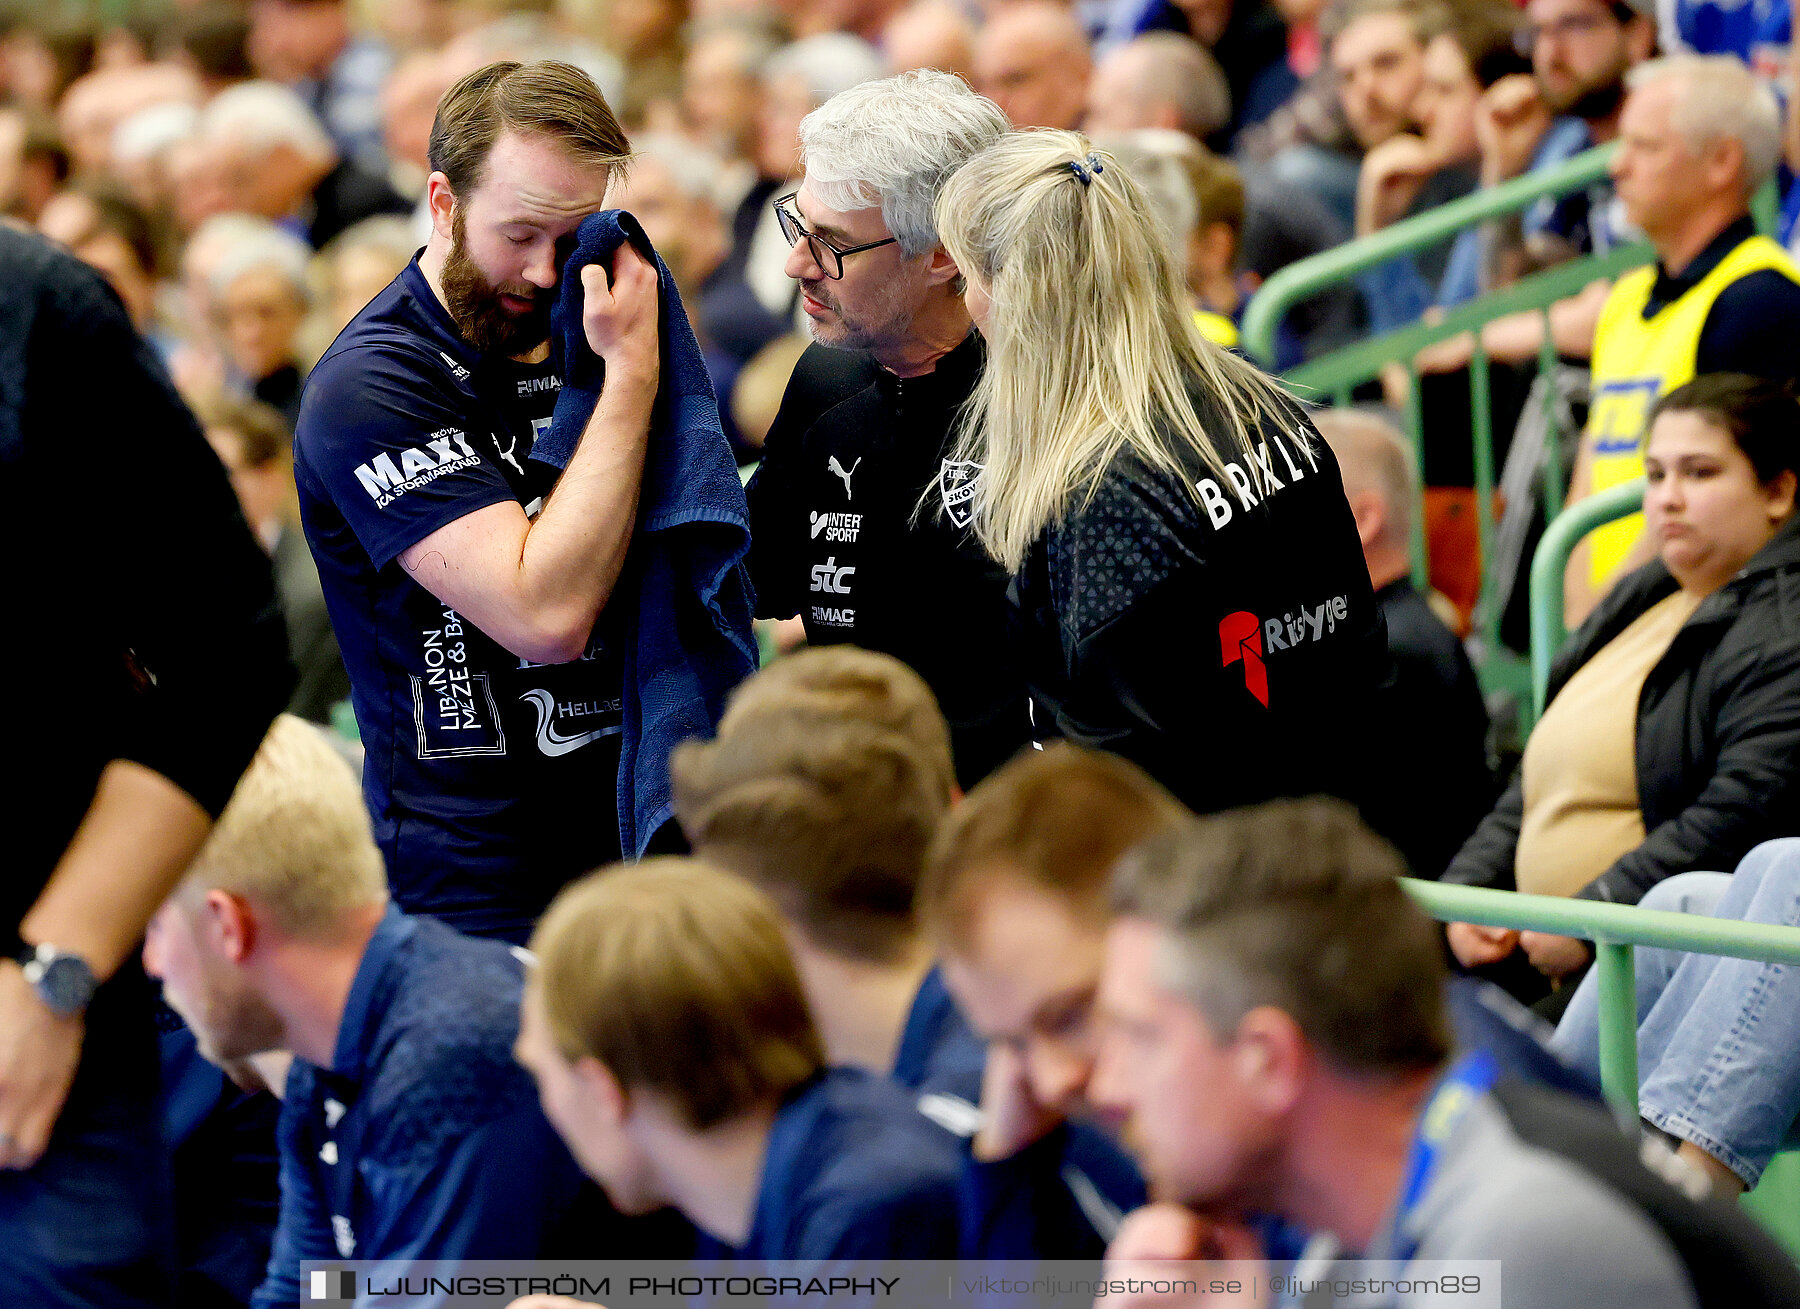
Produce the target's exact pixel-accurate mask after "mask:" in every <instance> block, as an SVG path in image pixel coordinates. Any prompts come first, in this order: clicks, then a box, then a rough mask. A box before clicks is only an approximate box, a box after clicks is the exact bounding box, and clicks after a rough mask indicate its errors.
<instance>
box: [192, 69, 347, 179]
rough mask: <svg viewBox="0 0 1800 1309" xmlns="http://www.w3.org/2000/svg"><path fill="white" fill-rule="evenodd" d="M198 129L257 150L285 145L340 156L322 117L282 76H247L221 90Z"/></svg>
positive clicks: (317, 155)
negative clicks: (257, 78)
mask: <svg viewBox="0 0 1800 1309" xmlns="http://www.w3.org/2000/svg"><path fill="white" fill-rule="evenodd" d="M199 134H200V136H201V138H202V139H204V140H207V141H218V142H224V141H229V142H233V143H235V144H238V145H244V146H249V147H251V148H252V149H257V150H268V149H271V148H273V147H275V146H283V145H285V146H289V147H292V148H293V149H294V150H295V151H297V152H298V153H299V154H301V155H302V156H304V157H305V158H307V159H311V160H314V161H316V162H320V163H326V162H330V161H334V160H336V158H337V147H336V146H335V145H333V144H332V143H331V137H330V136H329V135H327V134H326V131H325V128H324V127H323V126H322V125H321V124H320V122H319V120H318V117H317V116H316V115H315V114H314V113H313V111H312V110H310V109H308V108H307V107H306V102H305V101H304V100H302V99H301V98H300V97H299V96H297V95H295V94H294V93H293V92H292V91H290V90H288V88H287V87H285V86H282V85H281V84H280V83H279V82H244V83H241V84H239V85H237V86H233V87H229V88H227V89H226V90H223V91H221V92H219V94H217V95H216V96H214V97H213V98H212V100H211V102H210V103H208V104H207V106H206V108H205V109H204V110H202V111H201V114H200V133H199Z"/></svg>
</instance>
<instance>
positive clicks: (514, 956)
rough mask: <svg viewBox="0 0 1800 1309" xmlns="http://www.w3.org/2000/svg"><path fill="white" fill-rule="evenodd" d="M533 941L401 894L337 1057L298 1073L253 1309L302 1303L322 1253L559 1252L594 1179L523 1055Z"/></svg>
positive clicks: (301, 1065) (281, 1131) (284, 1111)
mask: <svg viewBox="0 0 1800 1309" xmlns="http://www.w3.org/2000/svg"><path fill="white" fill-rule="evenodd" d="M521 954H522V952H521V951H519V950H517V949H516V948H515V949H509V948H508V947H506V946H503V945H501V944H500V943H499V942H497V941H478V940H474V939H471V938H469V937H466V936H463V935H461V934H459V933H456V932H453V931H451V930H450V929H449V928H447V927H445V926H444V925H443V924H441V923H434V922H431V921H430V920H429V919H422V918H409V917H407V916H406V915H404V914H402V913H400V912H399V911H398V910H397V909H395V908H393V907H392V906H391V905H390V906H389V908H388V912H387V914H386V916H385V917H383V919H382V921H381V924H380V926H378V927H377V928H376V929H375V934H374V935H373V936H372V937H371V938H370V940H369V944H368V948H367V949H366V950H365V951H364V952H363V957H362V962H361V963H360V964H359V965H358V966H357V970H356V976H355V978H354V980H353V981H352V982H351V984H350V994H349V996H348V997H347V999H346V1001H345V1004H344V1013H343V1018H342V1020H341V1021H340V1022H339V1025H338V1034H337V1045H336V1048H335V1049H334V1051H333V1053H332V1058H331V1066H330V1067H328V1068H325V1067H318V1066H316V1065H313V1064H310V1063H308V1062H306V1061H305V1060H303V1059H296V1060H295V1061H294V1064H293V1067H292V1069H291V1070H290V1071H289V1073H288V1080H287V1088H286V1098H285V1100H284V1102H283V1104H282V1107H281V1121H280V1124H279V1127H278V1131H277V1139H278V1143H279V1146H280V1150H281V1217H280V1220H279V1223H278V1224H277V1227H276V1230H275V1241H274V1249H273V1251H272V1252H271V1254H270V1257H269V1268H268V1273H267V1275H266V1276H265V1278H264V1280H263V1284H262V1285H261V1286H260V1287H259V1288H258V1289H257V1293H256V1295H255V1296H254V1297H253V1299H252V1301H251V1304H252V1309H283V1307H285V1306H291V1305H294V1304H296V1303H299V1302H300V1285H301V1282H302V1278H301V1274H302V1272H303V1271H304V1270H303V1268H302V1265H303V1264H306V1263H308V1262H311V1261H315V1260H335V1259H374V1260H382V1259H392V1260H400V1261H408V1262H410V1261H414V1260H418V1261H438V1260H442V1261H448V1262H459V1261H461V1260H464V1259H535V1258H539V1257H541V1256H543V1255H545V1254H547V1253H550V1252H551V1244H552V1242H553V1241H554V1240H555V1239H556V1237H557V1236H558V1234H559V1231H560V1229H561V1226H562V1224H563V1222H564V1220H565V1218H566V1217H567V1215H568V1214H569V1213H570V1211H571V1210H573V1209H574V1207H575V1206H576V1204H577V1203H578V1201H579V1199H580V1197H581V1195H582V1193H583V1191H584V1189H585V1188H584V1183H583V1180H582V1177H581V1172H580V1170H579V1168H578V1167H577V1166H576V1163H575V1161H574V1159H573V1158H572V1157H571V1156H570V1155H569V1152H568V1150H567V1148H566V1147H565V1146H564V1145H563V1143H562V1141H561V1140H560V1139H558V1137H557V1135H556V1132H555V1131H554V1130H553V1129H552V1128H551V1126H550V1123H549V1121H548V1120H547V1119H545V1117H544V1114H543V1111H542V1110H541V1109H540V1108H539V1106H538V1097H537V1088H536V1087H535V1086H534V1085H533V1084H532V1081H531V1077H530V1075H529V1074H527V1073H526V1072H525V1070H524V1069H522V1068H521V1067H519V1065H518V1064H517V1063H516V1062H515V1061H514V1059H513V1057H512V1049H513V1042H514V1041H515V1040H516V1039H517V1038H518V1034H519V995H520V992H521V991H522V989H523V987H524V965H523V962H522V959H521V957H520V956H521Z"/></svg>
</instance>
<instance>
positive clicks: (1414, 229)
mask: <svg viewBox="0 0 1800 1309" xmlns="http://www.w3.org/2000/svg"><path fill="white" fill-rule="evenodd" d="M1612 151H1613V147H1611V146H1601V147H1599V148H1597V149H1594V150H1589V151H1587V152H1585V153H1583V154H1579V155H1577V156H1575V158H1573V159H1571V160H1569V161H1568V162H1567V163H1564V164H1559V165H1558V166H1557V167H1555V168H1547V169H1543V170H1541V171H1539V172H1533V173H1527V174H1525V175H1524V176H1523V177H1516V178H1514V179H1513V180H1512V181H1510V182H1505V183H1502V184H1501V185H1499V186H1493V187H1487V188H1484V189H1483V190H1480V191H1477V192H1476V193H1475V194H1473V195H1469V196H1464V197H1463V198H1462V199H1461V200H1455V201H1452V202H1451V203H1449V204H1445V205H1439V206H1438V207H1437V208H1435V209H1432V210H1429V211H1428V212H1426V213H1423V214H1419V215H1416V216H1415V217H1412V218H1408V219H1405V220H1403V221H1401V222H1398V223H1395V224H1394V225H1393V226H1392V227H1387V228H1384V229H1382V230H1381V231H1379V232H1376V233H1374V234H1373V235H1371V236H1365V237H1361V238H1359V239H1357V240H1355V241H1350V242H1347V243H1345V244H1344V245H1341V246H1338V247H1337V248H1336V249H1333V250H1327V251H1325V252H1324V253H1322V254H1317V255H1314V256H1313V257H1312V258H1310V259H1302V260H1300V261H1299V262H1298V263H1294V264H1290V265H1289V266H1288V267H1286V268H1283V269H1281V270H1280V271H1279V272H1277V273H1275V274H1274V275H1273V276H1272V277H1270V278H1269V280H1268V281H1267V282H1265V283H1263V285H1262V286H1261V287H1259V288H1258V289H1257V292H1256V296H1255V298H1253V299H1252V300H1251V301H1250V307H1249V309H1247V310H1246V311H1245V313H1244V349H1245V350H1246V351H1247V352H1248V353H1249V355H1250V357H1251V358H1253V359H1255V360H1256V361H1257V362H1258V363H1260V364H1262V365H1263V367H1265V368H1268V367H1272V366H1273V364H1274V360H1275V334H1276V331H1277V330H1278V329H1279V328H1280V326H1281V321H1282V319H1284V318H1285V317H1286V316H1287V314H1288V312H1289V311H1290V310H1291V309H1293V307H1294V306H1295V305H1297V304H1299V303H1300V302H1301V301H1302V300H1306V299H1309V298H1310V297H1312V296H1315V295H1317V294H1318V293H1319V292H1320V291H1322V290H1324V289H1325V288H1327V287H1331V286H1335V285H1337V284H1339V283H1341V282H1346V281H1349V280H1350V279H1351V278H1353V277H1355V276H1356V275H1357V274H1358V273H1360V272H1364V271H1365V270H1367V269H1370V268H1375V267H1377V266H1379V265H1381V264H1385V263H1386V262H1387V261H1388V260H1390V259H1393V258H1395V257H1397V256H1400V255H1410V254H1416V253H1417V252H1418V251H1420V250H1425V249H1429V248H1430V247H1431V246H1434V245H1440V244H1442V243H1443V242H1445V241H1450V240H1454V239H1455V238H1456V236H1457V235H1458V234H1459V233H1460V232H1461V231H1462V230H1463V229H1464V228H1466V227H1469V226H1470V225H1472V224H1474V223H1480V222H1485V221H1486V220H1488V219H1490V218H1501V217H1504V216H1506V215H1508V214H1514V213H1518V212H1519V211H1520V210H1523V209H1525V208H1527V207H1528V206H1530V205H1532V204H1534V203H1535V202H1536V201H1538V200H1539V199H1541V198H1543V197H1544V196H1563V195H1567V194H1569V193H1570V192H1571V191H1579V190H1581V189H1582V188H1583V187H1586V186H1592V185H1593V184H1594V183H1596V182H1598V181H1599V180H1600V179H1601V178H1603V177H1605V176H1606V170H1607V168H1608V166H1609V165H1610V164H1611V162H1612ZM1342 353H1343V352H1341V351H1340V352H1338V354H1342ZM1333 357H1334V358H1335V357H1336V356H1335V355H1334V356H1333Z"/></svg>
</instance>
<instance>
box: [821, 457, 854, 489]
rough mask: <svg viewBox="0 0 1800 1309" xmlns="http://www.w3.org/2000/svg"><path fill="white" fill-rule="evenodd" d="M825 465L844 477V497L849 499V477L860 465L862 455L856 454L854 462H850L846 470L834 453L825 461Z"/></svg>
mask: <svg viewBox="0 0 1800 1309" xmlns="http://www.w3.org/2000/svg"><path fill="white" fill-rule="evenodd" d="M825 466H826V467H827V468H829V469H830V470H831V471H832V472H834V473H836V474H837V475H838V476H839V477H841V478H843V479H844V499H846V500H848V499H850V498H851V495H850V478H851V476H852V475H853V474H854V473H855V472H856V470H857V469H858V468H859V467H861V466H862V456H861V455H858V456H857V459H856V462H855V463H853V464H851V465H850V467H849V469H848V470H846V469H845V467H844V466H843V465H842V464H840V463H839V462H838V457H837V456H836V455H832V456H831V458H830V459H829V460H827V461H826V465H825Z"/></svg>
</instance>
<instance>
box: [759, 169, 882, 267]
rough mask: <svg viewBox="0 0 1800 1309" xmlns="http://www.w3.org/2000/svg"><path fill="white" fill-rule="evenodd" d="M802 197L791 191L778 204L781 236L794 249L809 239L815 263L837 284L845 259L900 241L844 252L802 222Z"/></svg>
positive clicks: (865, 246)
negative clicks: (797, 204)
mask: <svg viewBox="0 0 1800 1309" xmlns="http://www.w3.org/2000/svg"><path fill="white" fill-rule="evenodd" d="M799 194H800V193H799V192H798V191H789V192H788V193H787V194H786V195H784V196H782V197H781V198H780V199H779V200H777V201H776V202H775V220H776V222H778V223H780V224H781V234H782V236H784V237H785V238H787V243H788V244H789V245H790V246H795V245H799V244H800V238H801V237H805V238H806V244H807V247H808V248H809V249H810V250H811V251H812V257H813V262H814V263H815V264H817V265H818V266H819V267H820V269H822V270H823V271H824V273H825V276H827V277H829V278H831V279H832V280H833V281H834V282H835V281H837V280H838V279H839V278H841V277H843V275H844V260H846V259H848V258H849V257H850V256H851V255H859V254H861V253H862V252H863V251H864V250H878V249H880V248H881V247H882V246H884V245H893V244H894V243H895V242H897V241H898V240H899V239H900V238H899V237H897V236H890V237H888V238H887V239H886V240H885V241H871V242H869V243H868V244H867V245H853V246H851V247H850V248H849V249H848V250H840V249H838V248H837V247H836V246H835V245H833V244H831V242H829V241H827V240H826V239H825V238H824V237H822V236H820V235H819V234H818V233H816V232H809V231H807V230H806V224H804V223H802V222H801V221H800V215H799V214H797V213H795V212H794V210H793V202H794V197H795V196H797V195H799Z"/></svg>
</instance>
